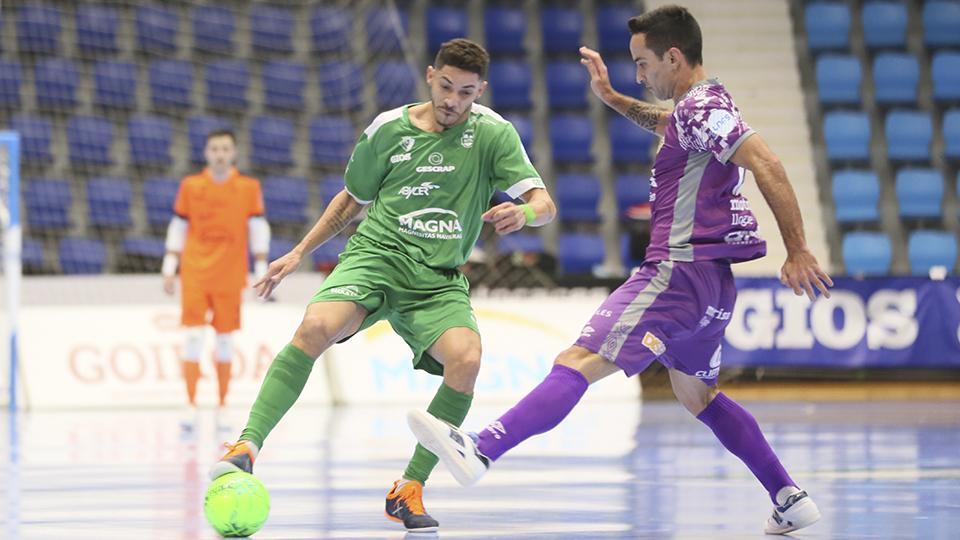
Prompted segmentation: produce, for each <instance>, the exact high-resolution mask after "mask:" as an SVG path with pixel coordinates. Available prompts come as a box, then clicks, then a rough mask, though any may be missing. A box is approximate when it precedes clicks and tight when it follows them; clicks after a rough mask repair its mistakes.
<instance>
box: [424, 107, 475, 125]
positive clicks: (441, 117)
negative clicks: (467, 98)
mask: <svg viewBox="0 0 960 540" xmlns="http://www.w3.org/2000/svg"><path fill="white" fill-rule="evenodd" d="M471 105H472V104H471ZM433 108H434V113H433V118H434V120H436V121H437V124H439V125H441V126H443V128H444V129H449V128H451V127H453V126H455V125H457V124H458V123H459V122H460V121H461V120H463V117H464V116H466V115H467V113H469V112H470V107H467V108H466V109H465V110H464V111H463V113H461V114H459V115H457V113H456V111H450V109H447V108H445V107H441V106H438V105H437V104H436V103H434V104H433ZM444 112H447V113H448V114H444ZM451 116H452V117H453V120H451V121H449V122H447V121H445V118H449V117H451Z"/></svg>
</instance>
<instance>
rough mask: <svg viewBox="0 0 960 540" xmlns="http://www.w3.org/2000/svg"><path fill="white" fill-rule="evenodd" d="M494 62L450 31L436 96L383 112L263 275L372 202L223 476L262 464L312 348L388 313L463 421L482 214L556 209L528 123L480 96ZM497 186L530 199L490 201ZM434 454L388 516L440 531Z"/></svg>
mask: <svg viewBox="0 0 960 540" xmlns="http://www.w3.org/2000/svg"><path fill="white" fill-rule="evenodd" d="M488 64H489V55H488V54H487V52H486V51H485V50H484V49H483V48H482V47H480V46H479V45H477V44H476V43H473V42H471V41H469V40H466V39H455V40H452V41H448V42H446V43H444V44H443V45H442V46H441V47H440V50H439V52H438V53H437V56H436V58H435V60H434V65H433V66H430V67H428V68H427V71H426V80H427V84H428V85H429V87H430V96H431V101H429V102H426V103H418V104H414V105H406V106H403V107H400V108H397V109H394V110H391V111H387V112H384V113H382V114H380V115H379V116H377V117H376V119H374V121H373V123H371V124H370V125H369V126H368V127H367V128H366V130H364V132H363V134H362V135H361V136H360V139H359V141H358V142H357V144H356V147H355V148H354V151H353V155H352V156H351V158H350V162H349V164H348V165H347V170H346V173H345V175H344V179H345V183H346V188H345V189H344V190H343V191H342V192H341V193H340V194H338V195H337V196H336V197H335V198H334V199H333V201H332V202H331V203H330V205H329V206H328V207H327V209H326V210H325V211H324V213H323V215H322V216H321V217H320V219H319V221H317V223H316V225H314V227H313V229H312V230H311V231H310V232H309V233H308V234H307V235H306V236H305V237H304V239H303V240H302V241H301V242H300V243H299V244H298V245H297V246H296V247H295V248H294V249H293V250H292V251H291V252H290V253H287V254H286V255H284V256H283V257H281V258H279V259H277V260H276V261H274V262H273V263H272V264H271V265H270V267H269V270H268V271H267V274H266V275H265V276H264V278H263V279H261V280H260V281H258V282H257V283H256V284H255V285H254V287H256V288H257V292H258V294H259V295H261V296H268V295H269V294H270V292H271V291H272V290H273V288H274V287H276V286H277V284H278V283H280V280H282V279H283V278H284V276H286V275H287V274H289V273H291V272H293V271H294V270H295V269H296V268H297V266H298V265H299V264H300V260H301V258H302V257H303V256H304V255H305V254H307V253H309V252H311V251H312V250H314V249H315V248H316V247H317V246H319V245H321V244H322V243H324V242H326V241H327V240H329V239H330V238H332V237H333V236H334V235H336V234H337V233H338V232H339V231H341V230H342V229H343V228H344V227H345V226H346V225H347V224H348V223H349V222H350V221H351V220H352V219H353V218H354V217H355V216H356V215H357V214H358V213H359V212H360V211H361V210H362V209H363V208H364V207H368V208H369V211H368V214H367V218H366V219H365V220H364V221H363V222H362V223H361V224H360V226H359V228H358V229H357V232H356V233H355V234H354V235H353V236H352V237H351V238H350V240H349V242H348V243H347V247H346V249H345V250H344V252H343V253H342V254H341V255H340V263H339V264H338V265H337V267H336V269H335V270H334V271H333V272H332V273H331V274H330V276H329V277H328V278H327V280H325V281H324V282H323V286H322V287H321V288H320V290H319V291H318V292H317V294H316V295H315V296H314V297H313V300H312V302H311V303H310V305H309V306H308V307H307V311H306V314H305V315H304V318H303V322H302V323H301V324H300V327H299V328H298V329H297V332H296V334H295V335H294V337H293V340H292V341H291V342H290V344H289V345H287V346H286V347H285V348H284V349H283V350H282V351H280V354H278V355H277V357H276V358H275V359H274V361H273V363H272V364H271V365H270V368H269V370H268V371H267V374H266V376H265V378H264V381H263V385H262V386H261V388H260V393H259V394H258V395H257V400H256V402H255V403H254V404H253V408H252V410H251V411H250V417H249V420H248V422H247V425H246V428H245V429H244V430H243V432H242V433H241V435H240V438H239V440H238V442H237V443H236V444H233V445H230V450H229V451H228V452H227V454H226V455H224V456H223V457H222V458H221V460H220V461H219V462H218V463H217V464H216V465H214V467H213V469H212V470H211V476H212V477H214V478H216V477H217V476H220V475H222V474H226V473H228V472H231V471H235V470H244V471H247V472H251V471H252V468H253V461H254V459H255V458H256V455H257V453H258V451H259V448H260V447H261V446H262V444H263V441H264V439H265V438H266V437H267V435H268V434H269V433H270V430H271V429H273V427H274V426H276V424H277V423H278V422H279V421H280V418H281V417H282V416H283V414H284V413H285V412H286V411H287V410H288V409H289V408H290V407H291V406H292V405H293V403H294V401H296V399H297V397H298V396H299V395H300V392H301V390H302V389H303V387H304V384H305V383H306V380H307V377H308V376H309V375H310V370H311V369H312V367H313V363H314V360H315V359H316V358H317V357H318V356H320V354H321V353H322V352H323V351H325V350H326V349H327V348H328V347H330V346H332V345H333V344H335V343H338V342H340V341H343V340H345V339H348V338H349V337H350V336H352V335H353V334H355V333H357V332H359V331H360V330H363V329H365V328H367V327H369V326H370V325H372V324H373V323H375V322H377V321H380V320H384V319H385V320H387V321H389V322H390V324H391V326H392V327H393V329H394V331H396V332H397V334H399V335H400V337H402V338H403V339H404V340H405V341H406V342H407V344H408V345H409V346H410V349H411V350H412V351H413V366H414V367H415V368H417V369H422V370H425V371H427V372H429V373H432V374H435V375H441V376H443V383H442V384H441V385H440V388H439V390H438V391H437V394H436V396H435V397H434V398H433V401H432V402H431V403H430V405H429V407H428V410H429V411H430V412H431V413H433V414H434V415H435V416H437V417H439V418H442V419H443V420H445V421H447V422H449V423H451V424H453V425H457V426H459V425H460V424H461V423H462V422H463V419H464V417H465V416H466V415H467V411H468V410H469V408H470V402H471V400H472V397H473V386H474V382H475V380H476V377H477V372H478V371H479V369H480V336H479V334H478V330H477V323H476V320H475V319H474V316H473V311H472V309H471V307H470V297H469V291H468V289H469V286H468V283H467V280H466V278H465V277H464V275H463V274H462V273H461V272H460V271H459V270H457V267H458V266H460V265H461V264H463V263H464V262H465V261H466V259H467V256H468V255H469V254H470V251H471V249H472V248H473V245H474V243H475V242H476V240H477V236H478V235H479V234H480V228H481V226H482V225H483V222H484V221H486V222H489V223H491V224H492V225H493V227H494V228H495V230H496V232H497V233H498V234H501V235H502V234H509V233H512V232H514V231H517V230H519V229H521V228H522V227H523V226H524V225H532V226H540V225H544V224H546V223H549V222H550V221H551V220H553V217H554V215H555V214H556V208H555V206H554V203H553V201H552V200H551V198H550V196H549V195H548V194H547V191H546V190H545V189H544V187H543V181H542V180H541V179H540V176H539V175H538V174H537V171H536V170H535V169H534V167H533V165H531V163H530V160H529V159H528V157H527V155H526V152H525V151H524V149H523V146H522V145H521V143H520V137H519V136H518V135H517V132H516V130H515V129H514V128H513V126H512V125H511V124H510V123H509V122H507V121H506V120H504V119H503V118H502V117H501V116H500V115H498V114H497V113H495V112H493V111H492V110H490V109H488V108H487V107H484V106H482V105H479V104H476V103H474V101H475V100H476V99H477V98H479V97H480V96H481V95H483V92H484V90H485V88H486V86H487V83H486V82H485V81H484V78H485V76H486V72H487V66H488ZM495 190H502V191H505V192H507V194H509V195H511V196H512V197H514V198H522V199H523V200H524V201H525V203H524V204H520V205H516V204H513V203H503V204H500V205H497V206H495V207H493V208H489V209H488V206H489V202H490V199H491V196H492V195H493V193H494V191H495ZM436 464H437V458H436V456H434V455H433V454H431V453H430V452H428V451H427V450H426V449H424V448H423V447H421V446H419V445H418V446H417V447H416V449H415V451H414V454H413V458H412V459H411V460H410V463H409V464H408V466H407V468H406V470H405V471H404V472H403V476H402V477H401V479H400V480H398V481H397V482H395V483H394V486H393V489H391V490H390V492H389V493H388V495H387V501H386V512H387V517H388V518H390V519H392V520H394V521H401V522H403V524H404V525H405V526H406V528H407V529H408V530H416V531H423V532H427V531H433V530H436V528H437V521H436V520H434V519H433V518H432V517H430V515H428V514H427V513H426V511H425V510H424V508H423V502H422V489H423V484H424V482H425V481H426V480H427V477H428V476H429V474H430V472H431V471H432V470H433V468H434V466H435V465H436Z"/></svg>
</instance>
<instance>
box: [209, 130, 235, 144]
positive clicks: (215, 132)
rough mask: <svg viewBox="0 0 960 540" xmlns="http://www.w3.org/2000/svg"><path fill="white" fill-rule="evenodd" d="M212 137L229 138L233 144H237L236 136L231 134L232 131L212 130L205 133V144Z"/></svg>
mask: <svg viewBox="0 0 960 540" xmlns="http://www.w3.org/2000/svg"><path fill="white" fill-rule="evenodd" d="M214 137H230V140H232V141H233V144H237V136H236V135H235V134H234V133H233V130H232V129H214V130H211V131H210V133H207V142H210V139H212V138H214Z"/></svg>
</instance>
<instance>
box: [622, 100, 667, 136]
mask: <svg viewBox="0 0 960 540" xmlns="http://www.w3.org/2000/svg"><path fill="white" fill-rule="evenodd" d="M665 112H666V111H665V110H664V109H661V108H660V107H657V106H656V105H651V104H649V103H644V102H642V101H634V102H633V103H632V104H631V105H630V108H629V109H627V111H626V112H624V113H623V115H624V116H626V117H627V118H628V119H629V120H630V121H631V122H633V123H634V124H636V125H638V126H640V127H642V128H643V129H646V130H648V131H653V132H656V131H657V125H659V124H660V117H661V116H663V114H664V113H665Z"/></svg>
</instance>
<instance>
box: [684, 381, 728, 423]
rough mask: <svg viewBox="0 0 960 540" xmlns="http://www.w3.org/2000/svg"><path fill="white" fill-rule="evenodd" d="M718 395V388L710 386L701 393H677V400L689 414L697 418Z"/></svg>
mask: <svg viewBox="0 0 960 540" xmlns="http://www.w3.org/2000/svg"><path fill="white" fill-rule="evenodd" d="M719 393H720V389H719V388H717V387H716V386H710V387H707V389H706V390H705V391H703V392H678V393H677V399H678V400H679V401H680V403H682V404H683V406H684V407H685V408H686V409H687V410H688V411H690V414H692V415H693V416H699V415H700V413H702V412H703V410H704V409H706V408H707V406H708V405H710V402H712V401H713V398H715V397H717V394H719Z"/></svg>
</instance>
